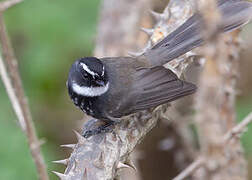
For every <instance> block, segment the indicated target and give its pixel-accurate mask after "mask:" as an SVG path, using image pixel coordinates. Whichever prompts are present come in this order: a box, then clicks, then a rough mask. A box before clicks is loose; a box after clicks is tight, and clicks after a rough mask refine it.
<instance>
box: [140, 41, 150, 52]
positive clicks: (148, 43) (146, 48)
mask: <svg viewBox="0 0 252 180" xmlns="http://www.w3.org/2000/svg"><path fill="white" fill-rule="evenodd" d="M151 47H152V44H151V41H148V42H147V44H146V46H145V47H144V48H143V51H142V52H143V53H144V52H146V51H147V50H148V49H150V48H151Z"/></svg>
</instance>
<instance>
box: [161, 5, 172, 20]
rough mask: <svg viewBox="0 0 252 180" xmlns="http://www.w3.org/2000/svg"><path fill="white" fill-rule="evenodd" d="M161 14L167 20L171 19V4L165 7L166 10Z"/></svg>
mask: <svg viewBox="0 0 252 180" xmlns="http://www.w3.org/2000/svg"><path fill="white" fill-rule="evenodd" d="M161 16H162V18H163V19H164V20H166V21H167V20H169V19H170V17H171V9H170V7H169V6H167V7H166V8H165V10H164V12H163V14H162V15H161Z"/></svg>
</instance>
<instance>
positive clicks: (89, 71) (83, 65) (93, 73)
mask: <svg viewBox="0 0 252 180" xmlns="http://www.w3.org/2000/svg"><path fill="white" fill-rule="evenodd" d="M80 64H81V66H82V68H83V69H84V70H85V71H86V72H88V73H89V74H91V75H92V76H95V75H97V76H98V74H97V73H95V72H93V71H91V70H90V69H89V68H88V66H87V65H86V64H84V63H80Z"/></svg>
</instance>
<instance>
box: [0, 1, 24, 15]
mask: <svg viewBox="0 0 252 180" xmlns="http://www.w3.org/2000/svg"><path fill="white" fill-rule="evenodd" d="M22 1H23V0H6V1H3V2H0V13H2V12H4V11H5V10H7V9H8V8H10V7H12V6H14V5H16V4H19V3H21V2H22Z"/></svg>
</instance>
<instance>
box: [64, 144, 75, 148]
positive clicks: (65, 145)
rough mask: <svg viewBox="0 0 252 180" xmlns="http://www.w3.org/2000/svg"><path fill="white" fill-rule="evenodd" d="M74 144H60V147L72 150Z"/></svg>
mask: <svg viewBox="0 0 252 180" xmlns="http://www.w3.org/2000/svg"><path fill="white" fill-rule="evenodd" d="M75 145H76V144H62V145H60V147H66V148H71V149H74V147H75Z"/></svg>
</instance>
